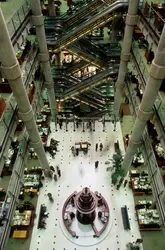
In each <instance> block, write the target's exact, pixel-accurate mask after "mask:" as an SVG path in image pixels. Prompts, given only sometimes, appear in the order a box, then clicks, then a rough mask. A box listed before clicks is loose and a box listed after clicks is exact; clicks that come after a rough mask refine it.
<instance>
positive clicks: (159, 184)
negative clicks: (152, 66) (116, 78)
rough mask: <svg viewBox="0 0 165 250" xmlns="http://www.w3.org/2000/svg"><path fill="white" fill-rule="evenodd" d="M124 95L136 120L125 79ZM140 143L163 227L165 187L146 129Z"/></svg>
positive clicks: (132, 95) (129, 86)
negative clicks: (141, 143) (125, 94)
mask: <svg viewBox="0 0 165 250" xmlns="http://www.w3.org/2000/svg"><path fill="white" fill-rule="evenodd" d="M126 93H127V96H128V98H129V101H130V104H131V111H132V115H133V117H134V119H136V115H137V109H138V106H139V105H138V102H137V98H136V96H134V91H133V90H132V89H131V81H130V80H129V78H127V80H126ZM142 142H143V154H144V159H145V162H146V164H147V169H148V173H149V176H150V181H151V185H152V191H153V194H154V198H155V201H156V204H157V208H158V210H159V214H160V218H161V226H165V204H164V203H165V201H164V196H165V187H164V184H163V180H162V177H161V173H160V171H159V167H158V164H157V160H156V158H155V153H154V150H153V148H152V144H151V140H150V137H149V135H148V131H147V128H146V129H145V131H144V133H143V135H142Z"/></svg>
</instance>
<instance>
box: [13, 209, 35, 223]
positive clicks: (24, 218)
mask: <svg viewBox="0 0 165 250" xmlns="http://www.w3.org/2000/svg"><path fill="white" fill-rule="evenodd" d="M31 216H32V211H31V210H25V211H24V212H23V213H20V212H19V210H16V211H15V214H14V217H13V226H29V225H30V221H31Z"/></svg>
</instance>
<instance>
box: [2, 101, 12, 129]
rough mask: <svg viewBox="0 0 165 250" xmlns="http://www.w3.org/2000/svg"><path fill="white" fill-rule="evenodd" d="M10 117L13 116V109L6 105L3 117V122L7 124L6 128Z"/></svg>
mask: <svg viewBox="0 0 165 250" xmlns="http://www.w3.org/2000/svg"><path fill="white" fill-rule="evenodd" d="M12 116H13V109H12V107H11V106H10V105H8V107H7V108H6V110H5V113H4V116H3V118H4V121H5V123H6V124H7V126H9V124H10V122H11V118H12Z"/></svg>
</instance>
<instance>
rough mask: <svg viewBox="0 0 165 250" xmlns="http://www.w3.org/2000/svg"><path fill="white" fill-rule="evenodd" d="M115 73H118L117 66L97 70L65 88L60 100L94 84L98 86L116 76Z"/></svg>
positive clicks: (83, 90)
mask: <svg viewBox="0 0 165 250" xmlns="http://www.w3.org/2000/svg"><path fill="white" fill-rule="evenodd" d="M117 73H118V67H117V66H116V67H110V68H108V69H106V70H104V71H100V72H98V73H97V74H96V75H94V76H92V77H89V78H87V79H85V80H83V81H81V83H79V84H76V85H74V86H72V87H71V88H69V89H68V90H66V91H65V92H64V95H63V97H62V101H65V100H67V99H70V98H72V97H74V96H76V95H79V94H80V93H83V92H85V91H87V90H89V89H91V88H93V87H94V86H98V85H100V84H102V83H104V82H106V81H107V80H109V79H114V78H116V74H117Z"/></svg>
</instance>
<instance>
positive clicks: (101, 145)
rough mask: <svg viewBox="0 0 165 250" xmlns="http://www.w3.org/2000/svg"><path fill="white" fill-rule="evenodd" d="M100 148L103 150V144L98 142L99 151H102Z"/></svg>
mask: <svg viewBox="0 0 165 250" xmlns="http://www.w3.org/2000/svg"><path fill="white" fill-rule="evenodd" d="M102 150H103V144H102V143H100V151H102Z"/></svg>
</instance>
